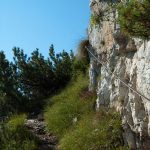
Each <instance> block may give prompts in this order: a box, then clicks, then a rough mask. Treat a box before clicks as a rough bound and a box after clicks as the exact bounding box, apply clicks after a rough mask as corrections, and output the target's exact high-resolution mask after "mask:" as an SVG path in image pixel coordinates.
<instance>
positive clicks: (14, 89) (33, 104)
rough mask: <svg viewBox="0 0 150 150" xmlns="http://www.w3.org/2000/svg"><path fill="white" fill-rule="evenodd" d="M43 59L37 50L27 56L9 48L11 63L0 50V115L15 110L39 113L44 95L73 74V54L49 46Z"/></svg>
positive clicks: (54, 90) (50, 93) (49, 93)
mask: <svg viewBox="0 0 150 150" xmlns="http://www.w3.org/2000/svg"><path fill="white" fill-rule="evenodd" d="M49 51H50V53H49V58H47V59H45V58H44V56H43V55H42V54H41V53H40V52H39V50H38V49H36V50H35V51H33V52H32V53H31V56H30V57H28V56H27V55H26V54H25V53H24V51H23V50H21V49H20V48H16V47H15V48H13V52H14V62H11V63H10V62H9V61H8V60H7V59H6V58H5V54H4V52H0V116H1V115H9V114H11V113H18V112H26V111H28V112H39V111H40V110H41V109H42V107H43V106H44V104H45V101H44V100H43V99H45V98H46V97H47V96H50V95H53V94H54V93H56V92H57V91H58V90H59V89H61V88H62V87H64V86H65V85H66V84H67V83H68V82H69V80H70V79H71V78H72V74H73V62H74V54H73V52H72V51H71V53H70V54H69V53H67V52H65V51H64V50H63V52H62V53H59V54H55V52H54V47H53V45H51V47H50V50H49Z"/></svg>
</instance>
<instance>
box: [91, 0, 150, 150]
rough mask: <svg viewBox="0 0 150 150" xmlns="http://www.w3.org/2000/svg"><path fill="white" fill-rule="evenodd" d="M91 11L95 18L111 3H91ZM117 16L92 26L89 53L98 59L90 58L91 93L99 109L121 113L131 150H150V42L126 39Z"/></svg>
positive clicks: (100, 0) (97, 0) (104, 0)
mask: <svg viewBox="0 0 150 150" xmlns="http://www.w3.org/2000/svg"><path fill="white" fill-rule="evenodd" d="M114 3H115V1H114ZM90 7H91V11H92V14H93V15H99V13H100V12H101V11H103V12H104V10H105V9H107V8H108V2H107V0H91V1H90ZM104 13H105V12H104ZM116 16H117V13H116V12H115V10H113V9H111V10H110V12H109V14H107V17H109V20H101V19H100V21H99V23H97V24H95V25H90V26H89V41H90V44H91V48H90V51H91V52H92V53H93V54H94V55H95V56H96V57H97V59H98V60H96V59H95V58H94V57H93V56H92V55H91V54H90V58H91V61H90V69H89V75H90V85H89V90H91V91H92V90H94V89H96V90H97V100H96V101H97V109H99V107H100V106H101V105H104V106H109V107H114V108H116V110H117V111H119V112H120V114H121V116H122V124H123V129H124V137H125V140H126V142H127V143H128V145H129V147H130V149H133V150H134V149H140V150H150V41H142V40H141V39H135V38H131V39H129V38H126V37H125V36H124V35H123V34H122V33H121V32H120V29H119V26H118V25H117V23H116V22H115V18H116ZM100 62H101V63H103V65H102V64H101V63H100ZM118 78H119V79H118ZM120 80H121V81H123V82H124V83H125V84H126V85H128V86H129V87H132V88H133V89H134V90H135V91H138V92H139V93H140V94H141V95H143V96H140V95H138V94H137V93H135V92H134V91H133V90H132V89H130V88H128V87H127V86H126V85H124V84H123V83H122V82H120ZM146 98H148V99H149V100H148V99H146Z"/></svg>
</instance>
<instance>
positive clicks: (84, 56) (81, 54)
mask: <svg viewBox="0 0 150 150" xmlns="http://www.w3.org/2000/svg"><path fill="white" fill-rule="evenodd" d="M88 47H89V40H88V39H85V40H81V41H80V42H79V44H78V48H77V52H78V58H79V60H86V61H87V62H88V63H89V54H88V51H87V48H88Z"/></svg>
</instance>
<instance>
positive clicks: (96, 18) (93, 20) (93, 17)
mask: <svg viewBox="0 0 150 150" xmlns="http://www.w3.org/2000/svg"><path fill="white" fill-rule="evenodd" d="M99 23H100V19H99V16H98V15H93V14H92V15H91V18H90V25H91V26H95V25H98V24H99Z"/></svg>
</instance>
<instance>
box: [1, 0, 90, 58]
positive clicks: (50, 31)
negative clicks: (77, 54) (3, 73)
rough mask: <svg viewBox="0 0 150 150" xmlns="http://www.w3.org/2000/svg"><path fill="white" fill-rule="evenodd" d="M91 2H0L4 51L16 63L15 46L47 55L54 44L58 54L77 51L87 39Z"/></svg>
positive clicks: (23, 0)
mask: <svg viewBox="0 0 150 150" xmlns="http://www.w3.org/2000/svg"><path fill="white" fill-rule="evenodd" d="M89 9H90V8H89V0H0V50H4V51H5V54H6V56H7V58H8V59H9V60H11V59H12V48H13V47H14V46H17V47H20V48H21V49H24V51H25V53H27V54H30V53H31V52H32V51H33V50H35V49H36V48H39V49H40V52H41V53H42V54H43V55H44V56H47V55H48V49H49V46H50V45H51V44H54V47H55V50H56V52H60V51H62V49H65V50H67V51H69V50H70V49H72V50H74V51H75V49H76V46H77V43H78V42H79V40H81V39H82V38H84V37H86V30H87V28H88V23H89V16H90V10H89Z"/></svg>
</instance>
